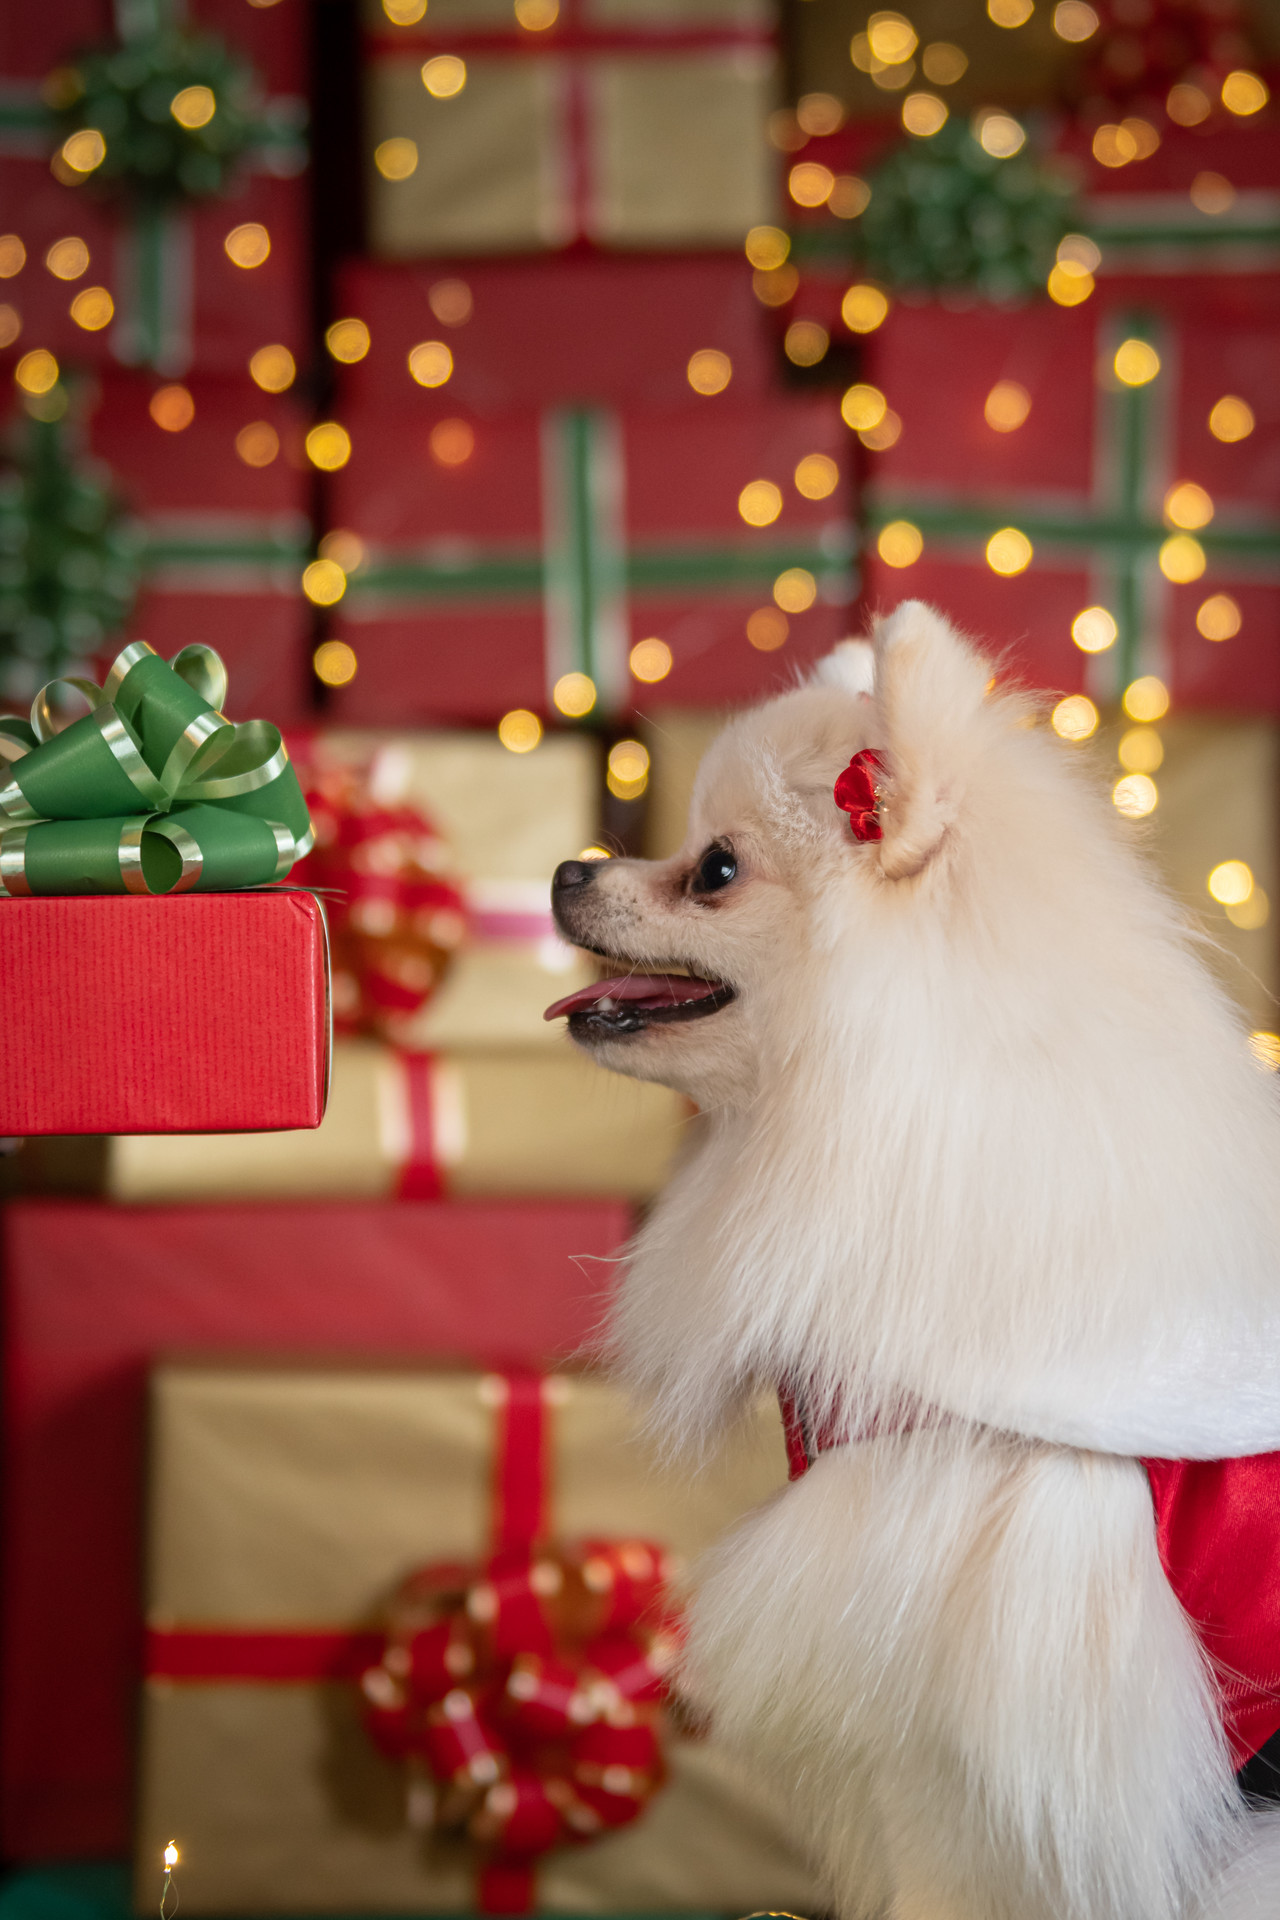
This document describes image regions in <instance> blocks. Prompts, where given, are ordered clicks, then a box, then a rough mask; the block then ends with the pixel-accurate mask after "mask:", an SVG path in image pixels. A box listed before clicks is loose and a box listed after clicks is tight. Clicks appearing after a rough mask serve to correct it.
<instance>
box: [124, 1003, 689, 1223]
mask: <svg viewBox="0 0 1280 1920" xmlns="http://www.w3.org/2000/svg"><path fill="white" fill-rule="evenodd" d="M414 1072H418V1073H422V1074H423V1075H424V1077H425V1081H426V1085H427V1089H428V1100H427V1105H428V1107H429V1114H428V1116H427V1119H426V1125H425V1128H424V1123H423V1118H422V1116H421V1115H420V1114H419V1113H417V1112H416V1110H415V1101H414V1090H413V1087H412V1085H411V1082H410V1074H411V1073H414ZM687 1115H688V1109H687V1107H686V1105H685V1103H684V1101H683V1100H682V1099H681V1098H680V1096H679V1095H678V1094H675V1093H672V1092H671V1091H670V1090H669V1089H668V1088H666V1087H657V1086H650V1085H646V1084H643V1083H642V1082H640V1081H633V1080H623V1079H620V1078H619V1077H618V1076H617V1075H615V1074H608V1073H605V1072H604V1071H603V1070H602V1069H601V1068H599V1067H597V1066H594V1065H593V1064H592V1063H591V1061H590V1060H588V1059H586V1058H585V1056H583V1055H581V1054H579V1053H577V1052H575V1051H573V1050H572V1048H571V1046H570V1044H569V1043H568V1042H566V1041H565V1040H564V1038H563V1035H561V1047H560V1051H559V1052H538V1051H534V1050H532V1049H528V1050H525V1051H523V1052H521V1053H497V1052H490V1051H488V1050H487V1049H486V1050H476V1051H472V1052H468V1053H453V1054H447V1055H440V1056H433V1057H432V1059H431V1061H430V1063H429V1064H428V1065H426V1066H425V1067H423V1068H414V1067H410V1066H409V1065H408V1064H407V1063H406V1061H405V1059H404V1057H403V1056H402V1055H401V1054H399V1053H397V1052H396V1051H395V1049H394V1048H391V1047H384V1046H381V1045H379V1044H378V1043H377V1042H376V1041H363V1040H350V1041H342V1040H340V1041H338V1042H337V1044H336V1045H335V1047H334V1050H333V1080H332V1085H331V1089H330V1094H329V1105H328V1110H327V1111H326V1113H325V1117H324V1120H323V1121H322V1122H321V1124H320V1126H319V1127H318V1128H316V1129H315V1131H314V1132H296V1133H212V1134H193V1133H186V1134H184V1133H171V1134H123V1135H119V1136H117V1137H116V1138H114V1139H113V1140H111V1142H110V1143H109V1146H108V1152H107V1175H106V1189H107V1192H108V1194H109V1195H110V1196H111V1198H113V1199H115V1200H125V1201H150V1202H157V1201H175V1200H224V1199H238V1200H243V1199H259V1200H266V1199H272V1200H289V1199H306V1198H309V1197H312V1196H314V1197H317V1198H318V1197H321V1196H323V1197H325V1198H328V1199H362V1200H369V1199H389V1198H391V1197H392V1196H394V1195H396V1194H398V1193H400V1192H401V1191H410V1192H413V1193H417V1194H421V1193H422V1191H423V1189H422V1186H421V1184H420V1183H419V1184H417V1185H416V1186H415V1185H413V1184H412V1183H411V1177H410V1176H409V1175H408V1170H409V1169H410V1168H412V1167H413V1166H415V1165H417V1166H419V1167H420V1166H421V1165H422V1163H423V1161H424V1159H425V1160H428V1161H429V1162H430V1163H431V1164H433V1165H434V1167H435V1168H436V1170H437V1172H438V1175H439V1183H440V1188H441V1190H442V1191H443V1192H444V1193H445V1194H448V1195H453V1196H456V1197H459V1198H476V1197H480V1196H485V1195H487V1196H490V1197H492V1196H497V1195H500V1194H501V1195H507V1196H514V1195H556V1196H558V1197H565V1198H567V1197H569V1196H575V1197H577V1196H582V1197H587V1196H617V1197H619V1198H623V1199H636V1200H641V1199H645V1198H647V1197H648V1196H649V1195H651V1194H653V1193H655V1192H656V1191H657V1190H658V1188H659V1187H660V1186H661V1185H662V1183H663V1181H664V1179H665V1178H666V1175H667V1172H668V1169H669V1166H670V1164H671V1160H672V1157H673V1155H674V1154H675V1152H676V1150H677V1148H678V1147H679V1145H680V1142H681V1140H682V1139H683V1138H684V1135H685V1133H686V1131H687V1128H688V1124H689V1122H688V1118H687ZM424 1135H425V1137H424ZM407 1179H410V1184H409V1185H406V1180H407Z"/></svg>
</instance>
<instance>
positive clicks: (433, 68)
mask: <svg viewBox="0 0 1280 1920" xmlns="http://www.w3.org/2000/svg"><path fill="white" fill-rule="evenodd" d="M422 84H423V86H424V87H425V88H426V90H427V92H428V93H429V94H430V95H431V98H432V99H433V100H452V99H453V97H454V95H455V94H459V93H461V92H462V89H463V88H464V87H465V86H466V84H467V63H466V61H465V60H459V58H458V56H457V54H456V53H437V54H436V55H435V56H434V58H433V59H430V60H428V61H426V62H425V63H424V65H423V69H422Z"/></svg>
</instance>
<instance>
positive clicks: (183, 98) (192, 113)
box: [169, 87, 218, 132]
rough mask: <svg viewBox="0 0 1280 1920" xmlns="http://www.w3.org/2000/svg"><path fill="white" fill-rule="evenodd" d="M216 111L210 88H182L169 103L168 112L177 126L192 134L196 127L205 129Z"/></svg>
mask: <svg viewBox="0 0 1280 1920" xmlns="http://www.w3.org/2000/svg"><path fill="white" fill-rule="evenodd" d="M217 110H218V103H217V101H216V100H215V99H214V97H213V89H212V87H184V88H183V89H182V91H181V93H175V94H174V96H173V98H172V100H171V101H170V102H169V111H170V113H171V114H172V115H173V117H174V119H175V120H176V121H177V123H178V125H179V126H180V127H187V128H189V129H190V130H191V131H192V132H194V130H195V129H196V128H197V127H207V126H208V124H209V122H210V121H211V120H212V118H213V116H214V114H215V113H216V112H217Z"/></svg>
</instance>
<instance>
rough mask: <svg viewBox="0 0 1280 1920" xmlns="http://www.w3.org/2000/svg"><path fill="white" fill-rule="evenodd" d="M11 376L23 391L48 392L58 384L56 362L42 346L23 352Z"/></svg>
mask: <svg viewBox="0 0 1280 1920" xmlns="http://www.w3.org/2000/svg"><path fill="white" fill-rule="evenodd" d="M13 377H14V379H15V380H16V381H17V383H18V385H19V386H20V387H21V388H22V391H23V392H24V393H48V392H49V391H50V389H51V388H53V387H56V386H57V384H58V363H57V361H56V360H55V359H54V357H53V355H52V354H51V353H47V352H46V351H45V349H44V348H43V347H36V348H34V349H33V351H32V352H31V353H24V354H23V356H22V358H21V360H19V362H18V364H17V366H16V367H15V368H14V370H13Z"/></svg>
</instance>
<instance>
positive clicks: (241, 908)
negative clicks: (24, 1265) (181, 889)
mask: <svg viewBox="0 0 1280 1920" xmlns="http://www.w3.org/2000/svg"><path fill="white" fill-rule="evenodd" d="M86 955H92V966H86V964H85V957H86ZM0 976H3V978H4V981H5V1018H4V1022H3V1026H2V1027H0V1135H10V1136H13V1135H17V1136H19V1137H21V1136H23V1135H26V1134H42V1133H202V1132H212V1133H217V1132H228V1131H229V1132H239V1131H241V1130H253V1131H269V1130H271V1129H273V1128H289V1127H318V1126H319V1124H320V1121H321V1119H322V1117H323V1114H324V1103H325V1094H326V1077H327V1072H328V1051H329V998H328V995H329V963H328V946H327V938H326V933H325V927H324V915H323V910H322V909H321V907H320V905H319V903H318V902H317V901H316V899H315V898H314V896H313V895H312V894H309V893H306V892H304V891H302V890H300V889H267V890H252V889H251V890H249V891H246V892H244V893H208V894H194V893H193V894H183V895H182V896H180V897H175V898H173V899H166V898H164V897H152V896H148V895H135V894H119V895H109V896H105V897H102V898H96V899H95V898H92V897H86V896H74V897H66V898H48V899H37V898H27V899H12V900H5V901H3V902H0Z"/></svg>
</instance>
